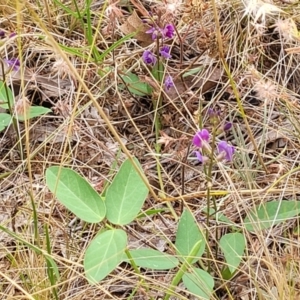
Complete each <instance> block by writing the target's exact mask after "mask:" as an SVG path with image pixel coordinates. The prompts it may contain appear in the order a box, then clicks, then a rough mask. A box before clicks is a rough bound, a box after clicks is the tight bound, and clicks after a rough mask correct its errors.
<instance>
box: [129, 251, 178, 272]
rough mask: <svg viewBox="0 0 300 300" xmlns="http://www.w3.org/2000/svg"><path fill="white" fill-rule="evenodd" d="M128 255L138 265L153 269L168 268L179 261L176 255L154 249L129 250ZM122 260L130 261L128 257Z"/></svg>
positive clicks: (171, 267) (173, 266) (175, 265)
mask: <svg viewBox="0 0 300 300" xmlns="http://www.w3.org/2000/svg"><path fill="white" fill-rule="evenodd" d="M129 252H130V255H131V257H132V259H133V260H134V262H135V264H136V265H137V266H138V267H142V268H148V269H153V270H169V269H173V268H175V267H177V266H178V264H179V261H178V259H177V258H176V257H174V256H172V255H170V254H167V253H163V252H160V251H157V250H154V249H147V248H144V249H136V250H130V251H129ZM124 261H126V262H128V263H130V260H129V259H128V258H126V259H124Z"/></svg>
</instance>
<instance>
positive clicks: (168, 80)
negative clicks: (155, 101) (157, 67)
mask: <svg viewBox="0 0 300 300" xmlns="http://www.w3.org/2000/svg"><path fill="white" fill-rule="evenodd" d="M164 86H165V89H166V90H167V91H168V90H169V89H170V88H172V87H174V86H175V85H174V81H173V78H172V76H170V75H168V76H167V77H166V79H165V83H164Z"/></svg>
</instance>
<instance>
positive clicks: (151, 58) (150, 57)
mask: <svg viewBox="0 0 300 300" xmlns="http://www.w3.org/2000/svg"><path fill="white" fill-rule="evenodd" d="M143 61H144V62H145V63H146V64H148V65H155V63H156V57H155V55H154V54H153V53H152V52H151V51H150V50H145V51H144V53H143Z"/></svg>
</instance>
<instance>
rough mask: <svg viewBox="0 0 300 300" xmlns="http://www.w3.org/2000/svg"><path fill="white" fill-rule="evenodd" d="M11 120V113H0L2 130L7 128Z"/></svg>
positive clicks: (0, 129) (0, 127) (0, 128)
mask: <svg viewBox="0 0 300 300" xmlns="http://www.w3.org/2000/svg"><path fill="white" fill-rule="evenodd" d="M10 122H11V116H10V115H9V114H4V113H0V131H2V130H3V129H5V128H6V127H7V126H8V125H9V124H10Z"/></svg>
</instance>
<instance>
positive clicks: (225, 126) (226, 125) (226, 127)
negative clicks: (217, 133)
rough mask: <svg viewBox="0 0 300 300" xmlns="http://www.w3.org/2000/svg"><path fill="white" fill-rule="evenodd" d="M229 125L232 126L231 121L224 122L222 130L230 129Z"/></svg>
mask: <svg viewBox="0 0 300 300" xmlns="http://www.w3.org/2000/svg"><path fill="white" fill-rule="evenodd" d="M231 127H232V123H231V122H227V123H225V125H224V127H223V130H224V131H228V130H230V129H231Z"/></svg>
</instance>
